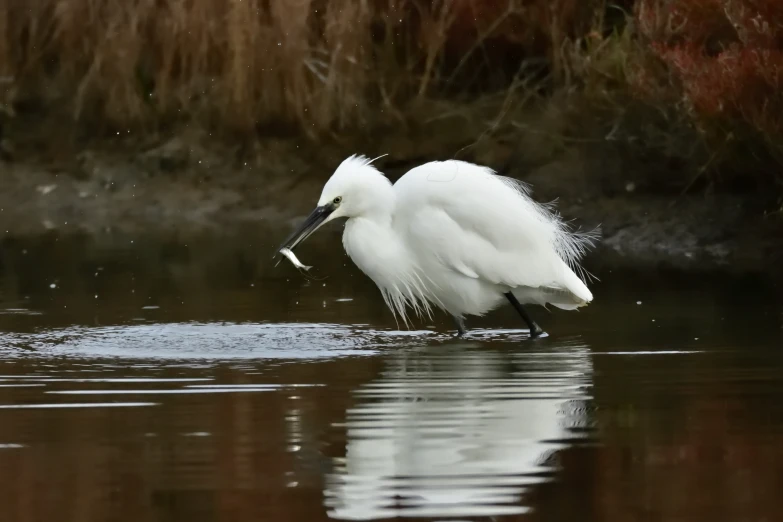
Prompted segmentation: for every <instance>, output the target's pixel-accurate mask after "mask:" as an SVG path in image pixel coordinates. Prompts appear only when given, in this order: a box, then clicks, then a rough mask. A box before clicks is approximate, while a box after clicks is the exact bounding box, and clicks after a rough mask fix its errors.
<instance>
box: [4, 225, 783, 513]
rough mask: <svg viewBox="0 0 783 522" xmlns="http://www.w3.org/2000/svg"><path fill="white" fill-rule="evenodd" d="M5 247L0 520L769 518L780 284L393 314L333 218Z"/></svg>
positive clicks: (659, 289)
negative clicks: (267, 229) (574, 305)
mask: <svg viewBox="0 0 783 522" xmlns="http://www.w3.org/2000/svg"><path fill="white" fill-rule="evenodd" d="M253 237H254V236H252V235H247V234H244V233H243V234H237V235H236V236H234V237H228V238H227V237H223V238H178V239H176V240H171V239H166V240H162V239H160V238H157V239H156V238H148V239H142V238H114V237H107V238H104V239H103V240H102V241H100V242H95V241H88V240H86V239H79V238H70V239H65V238H58V237H56V236H51V237H46V238H40V239H37V240H35V241H29V242H21V241H11V240H6V241H5V243H4V244H3V249H2V251H0V263H1V265H0V470H2V472H1V473H0V520H2V521H13V522H27V521H39V520H57V521H80V522H81V521H96V522H97V521H106V520H117V521H119V520H122V521H125V520H127V521H134V522H141V521H180V520H182V521H189V522H208V521H209V522H212V521H224V520H231V521H251V520H252V521H257V520H274V521H283V520H307V521H311V520H312V521H314V520H329V519H331V520H386V519H391V518H396V517H409V518H413V519H421V520H444V521H445V520H450V521H456V520H531V521H533V520H542V521H544V520H552V521H555V520H557V521H579V522H589V521H596V522H597V521H617V522H631V521H649V520H667V521H672V520H673V521H705V522H707V521H709V522H716V521H723V520H726V521H737V520H748V521H772V520H778V519H780V518H782V517H783V497H782V496H781V495H780V492H781V491H783V474H782V473H781V471H780V470H781V469H783V443H781V441H783V352H782V351H781V349H782V348H783V346H781V340H782V336H781V310H782V309H781V306H780V299H779V290H778V289H777V288H775V287H774V285H772V284H771V283H769V282H767V281H758V280H754V279H750V278H748V279H739V278H726V277H721V276H714V277H708V276H699V277H696V276H689V275H682V274H672V273H651V272H643V273H616V272H612V271H610V270H609V269H606V268H602V267H601V266H597V265H596V266H595V267H593V269H594V271H595V272H596V274H597V275H598V276H599V277H600V278H601V281H600V282H599V283H596V285H595V286H594V290H595V291H594V293H595V295H596V301H595V303H594V304H593V305H591V306H590V307H588V308H587V309H584V310H583V311H580V312H578V313H567V312H560V311H554V312H551V313H550V312H547V311H545V310H543V309H534V311H533V313H534V314H535V316H536V318H537V320H538V321H539V323H540V324H541V325H542V326H543V327H544V328H545V329H546V330H547V331H548V332H549V334H550V337H549V338H547V339H541V340H538V341H535V342H529V341H527V333H526V331H525V330H523V329H522V323H521V321H520V320H519V319H518V318H517V317H515V315H514V313H513V311H512V310H510V309H505V308H504V309H501V310H498V311H497V312H495V313H493V314H491V315H490V316H488V317H486V318H481V319H473V320H472V321H470V322H469V326H470V327H472V328H473V329H472V330H471V332H470V334H469V335H468V336H467V337H466V338H463V339H455V338H453V337H452V333H453V332H451V328H452V326H451V322H450V321H449V319H448V318H447V317H444V316H437V317H435V318H434V319H433V320H432V321H424V322H420V323H417V324H416V330H412V331H408V330H404V329H400V328H399V327H398V326H397V325H396V324H395V322H394V320H393V319H392V317H391V315H390V314H389V312H388V311H387V310H386V308H385V306H384V305H383V302H382V300H381V299H380V296H379V295H378V291H377V289H376V288H375V287H374V286H373V285H372V284H371V283H370V282H369V281H367V280H366V278H365V277H364V276H363V275H361V274H360V273H359V272H358V271H357V270H356V269H355V268H354V267H353V265H352V264H351V263H350V261H349V260H347V258H346V257H345V256H344V254H343V253H342V249H341V247H340V244H339V238H336V237H334V235H333V234H329V233H328V232H325V233H324V234H323V235H322V237H321V238H320V239H316V238H314V239H313V240H312V243H311V244H310V245H309V246H307V247H303V248H302V249H300V251H299V253H300V254H301V255H300V257H301V259H302V261H303V262H305V263H306V264H314V265H316V268H315V269H314V273H313V277H312V278H305V277H304V276H302V275H301V274H299V273H298V272H296V271H295V270H294V269H293V268H292V267H290V266H289V265H281V266H279V267H277V268H273V266H272V263H271V252H272V249H273V247H274V245H273V244H272V243H274V242H273V241H271V239H274V237H271V236H270V237H271V239H270V243H269V244H267V243H266V242H264V241H257V240H254V239H248V238H253Z"/></svg>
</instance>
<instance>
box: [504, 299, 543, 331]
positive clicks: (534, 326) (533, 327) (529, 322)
mask: <svg viewBox="0 0 783 522" xmlns="http://www.w3.org/2000/svg"><path fill="white" fill-rule="evenodd" d="M503 295H505V296H506V299H508V302H509V303H511V306H513V307H514V309H515V310H516V311H517V312H519V315H521V316H522V319H524V320H525V322H526V323H527V326H528V327H529V328H530V338H531V339H535V338H536V337H539V336H540V335H541V334H543V333H544V330H542V329H541V327H540V326H538V325H537V324H536V322H535V321H534V320H533V319H532V318H531V317H530V316H529V315H528V314H527V311H526V310H525V309H524V308H522V305H521V304H520V303H519V301H517V298H516V297H515V296H514V294H512V293H511V292H506V293H505V294H503Z"/></svg>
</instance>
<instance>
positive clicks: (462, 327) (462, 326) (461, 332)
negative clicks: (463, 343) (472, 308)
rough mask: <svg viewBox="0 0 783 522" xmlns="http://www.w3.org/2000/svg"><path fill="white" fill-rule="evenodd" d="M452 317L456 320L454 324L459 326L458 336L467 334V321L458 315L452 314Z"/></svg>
mask: <svg viewBox="0 0 783 522" xmlns="http://www.w3.org/2000/svg"><path fill="white" fill-rule="evenodd" d="M451 318H452V319H453V320H454V324H455V325H456V326H457V337H462V336H463V335H465V331H466V330H465V321H463V320H462V318H460V317H457V316H456V315H452V316H451Z"/></svg>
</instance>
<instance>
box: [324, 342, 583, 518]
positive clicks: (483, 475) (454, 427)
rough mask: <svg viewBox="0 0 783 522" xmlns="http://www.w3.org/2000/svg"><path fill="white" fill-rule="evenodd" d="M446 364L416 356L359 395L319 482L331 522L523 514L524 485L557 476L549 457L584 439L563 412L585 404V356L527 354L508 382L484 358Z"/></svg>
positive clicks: (579, 352)
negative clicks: (339, 454) (331, 466)
mask: <svg viewBox="0 0 783 522" xmlns="http://www.w3.org/2000/svg"><path fill="white" fill-rule="evenodd" d="M454 355H455V354H450V355H449V357H435V358H429V357H426V356H424V357H421V356H417V357H416V359H417V360H416V361H415V362H413V364H415V365H416V366H417V368H416V369H414V370H412V371H410V370H408V369H401V368H394V369H392V370H389V371H387V372H385V373H384V377H383V378H381V379H380V380H379V381H377V382H374V383H370V384H368V385H366V386H364V387H362V388H360V389H359V390H357V392H356V397H357V399H358V400H359V404H358V405H357V406H355V407H353V408H351V409H349V410H348V411H347V412H346V439H347V443H346V454H345V458H344V459H338V460H337V461H336V462H335V471H334V473H333V474H332V475H331V476H330V477H329V479H328V481H327V486H326V491H325V496H326V499H327V500H326V502H327V505H328V507H329V508H330V509H331V511H330V516H332V517H333V518H337V519H357V520H367V519H375V518H386V517H396V516H433V517H439V516H449V515H451V516H488V515H503V514H514V513H519V512H524V511H525V510H526V508H525V506H523V505H522V504H521V503H520V497H521V494H522V493H523V492H524V490H525V488H526V487H528V486H530V485H533V484H536V483H540V482H542V481H544V480H545V478H544V477H545V475H546V474H547V473H550V474H551V473H552V471H553V470H552V469H551V467H549V466H547V465H546V464H545V463H544V460H545V459H546V457H547V456H548V455H549V454H550V453H551V452H553V451H555V450H558V449H561V448H563V447H566V446H567V445H568V444H569V439H573V438H576V437H581V436H584V435H583V434H582V435H579V434H575V433H571V432H570V430H569V426H573V425H580V424H584V423H585V421H586V419H585V417H584V409H575V410H574V409H569V408H565V407H566V406H568V403H569V402H570V401H573V400H576V401H582V400H586V399H587V397H586V396H585V392H584V387H585V386H586V385H589V383H590V379H591V373H592V367H591V364H590V361H589V353H588V349H587V347H584V346H581V347H577V348H576V349H573V350H571V351H569V352H568V354H567V355H566V356H563V357H557V359H556V362H555V360H554V359H550V358H548V359H546V360H545V361H544V364H545V365H546V366H544V365H542V359H544V358H542V357H540V355H541V354H538V356H537V357H526V358H525V359H524V361H522V362H519V364H517V365H516V366H517V367H524V368H526V369H525V371H524V372H512V373H509V372H508V371H507V368H508V366H507V364H508V361H507V360H506V359H505V357H504V356H500V355H498V354H495V356H494V357H493V354H492V352H489V353H488V352H486V351H482V352H481V353H480V354H478V353H470V352H468V353H464V352H463V355H461V356H460V355H459V354H456V357H455V356H454ZM561 355H562V354H561ZM446 359H447V360H446ZM433 362H435V363H436V364H432V363H433ZM419 363H420V364H419ZM552 368H556V369H554V370H553V369H552ZM564 409H567V410H568V411H567V412H564Z"/></svg>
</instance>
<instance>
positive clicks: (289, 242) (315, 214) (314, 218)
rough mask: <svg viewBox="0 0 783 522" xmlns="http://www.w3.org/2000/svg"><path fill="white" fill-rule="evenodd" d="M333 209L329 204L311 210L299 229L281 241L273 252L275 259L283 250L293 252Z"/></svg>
mask: <svg viewBox="0 0 783 522" xmlns="http://www.w3.org/2000/svg"><path fill="white" fill-rule="evenodd" d="M335 208H336V207H335V206H334V205H331V204H327V205H323V206H321V207H316V208H315V210H313V211H312V212H311V213H310V215H309V216H307V219H305V220H304V222H303V223H302V224H301V225H300V226H299V228H297V229H296V230H294V232H293V233H291V235H290V236H288V237H287V238H286V240H285V241H283V244H282V245H280V247H279V248H278V249H277V250H276V251H275V257H277V255H278V254H279V253H280V251H281V250H282V249H284V248H287V249H289V250H291V251H293V250H294V248H296V247H297V245H299V243H301V242H302V241H304V240H305V239H307V238H308V237H310V235H312V233H313V232H315V231H316V230H317V229H318V227H320V226H321V224H323V222H324V221H326V218H328V217H329V215H330V214H331V213H332V212H334V209H335Z"/></svg>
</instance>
